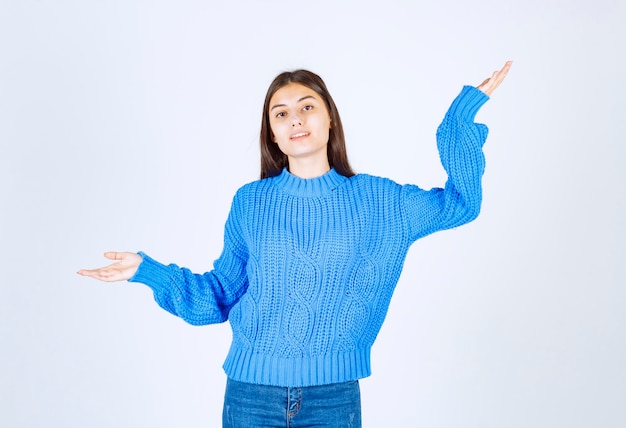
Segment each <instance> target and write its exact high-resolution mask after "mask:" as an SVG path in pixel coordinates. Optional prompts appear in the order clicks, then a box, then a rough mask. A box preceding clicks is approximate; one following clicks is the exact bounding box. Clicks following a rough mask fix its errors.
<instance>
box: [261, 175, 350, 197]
mask: <svg viewBox="0 0 626 428" xmlns="http://www.w3.org/2000/svg"><path fill="white" fill-rule="evenodd" d="M272 180H274V185H275V186H277V187H278V188H280V189H281V190H283V191H284V192H286V193H289V194H292V195H295V196H305V197H318V196H324V195H325V194H327V193H330V192H332V191H333V190H335V189H336V188H337V187H339V186H340V185H341V184H342V183H343V182H344V181H345V180H347V178H346V177H344V176H343V175H341V174H339V173H338V172H337V171H335V169H334V168H331V169H330V171H328V172H327V173H326V174H324V175H321V176H319V177H315V178H300V177H297V176H295V175H293V174H291V173H290V172H289V171H287V168H284V169H283V171H282V172H281V173H280V175H277V176H276V177H273V178H272Z"/></svg>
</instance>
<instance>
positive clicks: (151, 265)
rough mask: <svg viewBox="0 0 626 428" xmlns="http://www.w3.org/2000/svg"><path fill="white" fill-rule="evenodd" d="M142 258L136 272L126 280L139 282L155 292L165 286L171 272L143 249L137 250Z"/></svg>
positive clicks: (168, 281)
mask: <svg viewBox="0 0 626 428" xmlns="http://www.w3.org/2000/svg"><path fill="white" fill-rule="evenodd" d="M137 254H139V255H140V256H141V257H142V258H143V260H142V261H141V263H140V264H139V267H137V272H135V275H133V276H132V278H130V279H129V280H128V282H141V283H142V284H146V285H147V286H148V287H150V288H152V290H154V292H155V293H158V292H159V291H160V290H161V289H163V288H165V287H166V286H167V284H169V283H170V280H171V273H170V270H169V268H168V267H167V266H165V265H163V264H161V263H159V262H157V261H156V260H154V259H153V258H151V257H150V256H148V255H147V254H146V253H144V252H143V251H139V252H138V253H137Z"/></svg>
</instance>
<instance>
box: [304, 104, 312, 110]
mask: <svg viewBox="0 0 626 428" xmlns="http://www.w3.org/2000/svg"><path fill="white" fill-rule="evenodd" d="M302 110H304V111H309V110H313V106H311V105H309V106H304V108H303V109H302Z"/></svg>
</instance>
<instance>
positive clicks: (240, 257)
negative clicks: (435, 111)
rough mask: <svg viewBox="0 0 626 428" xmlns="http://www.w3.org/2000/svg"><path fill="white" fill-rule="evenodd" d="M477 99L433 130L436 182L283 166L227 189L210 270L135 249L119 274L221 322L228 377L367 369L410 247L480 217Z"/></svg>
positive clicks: (290, 380) (354, 374) (313, 377)
mask: <svg viewBox="0 0 626 428" xmlns="http://www.w3.org/2000/svg"><path fill="white" fill-rule="evenodd" d="M487 100H488V97H487V96H486V95H485V94H484V93H482V92H481V91H479V90H478V89H476V88H474V87H471V86H466V87H464V88H463V90H462V92H461V93H460V95H459V96H458V97H457V98H456V99H455V100H454V102H453V103H452V105H451V107H450V109H449V110H448V112H447V114H446V116H445V118H444V120H443V122H442V124H441V125H440V126H439V128H438V130H437V145H438V148H439V153H440V157H441V161H442V164H443V166H444V168H445V170H446V171H447V173H448V181H447V182H446V185H445V188H444V189H440V188H434V189H431V190H429V191H426V190H423V189H421V188H419V187H417V186H415V185H399V184H397V183H395V182H393V181H391V180H388V179H385V178H379V177H373V176H370V175H366V174H358V175H355V176H353V177H350V178H347V177H344V176H342V175H340V174H338V173H337V172H336V171H335V170H334V169H333V170H331V171H330V172H328V173H327V174H325V175H323V176H321V177H317V178H312V179H301V178H298V177H296V176H294V175H291V174H290V173H289V172H288V171H287V170H284V171H283V172H282V173H281V174H280V175H278V176H276V177H272V178H267V179H264V180H259V181H255V182H253V183H250V184H247V185H245V186H243V187H242V188H241V189H239V190H238V191H237V193H236V195H235V197H234V199H233V204H232V207H231V211H230V214H229V216H228V219H227V221H226V227H225V233H224V249H223V252H222V254H221V256H220V257H219V259H217V260H216V261H215V263H214V269H213V270H212V271H210V272H207V273H204V274H194V273H192V272H190V271H189V270H188V269H185V268H180V267H178V266H176V265H169V266H165V265H162V264H160V263H158V262H156V261H155V260H153V259H151V258H150V257H148V256H147V255H146V254H144V253H140V254H141V255H142V256H143V261H142V263H141V265H140V266H139V269H138V271H137V273H136V274H135V276H134V277H133V278H131V279H130V281H135V282H142V283H144V284H147V285H148V286H150V287H151V288H152V289H153V291H154V296H155V299H156V301H157V302H158V304H159V305H160V306H161V307H163V308H164V309H166V310H167V311H169V312H171V313H172V314H175V315H177V316H179V317H181V318H183V319H184V320H185V321H187V322H189V323H191V324H194V325H200V324H210V323H219V322H223V321H226V320H229V321H230V324H231V327H232V330H233V342H232V346H231V349H230V352H229V354H228V356H227V358H226V362H225V363H224V370H225V371H226V374H227V375H228V376H229V377H231V378H232V379H234V380H238V381H241V382H250V383H258V384H265V385H278V386H290V387H299V386H310V385H321V384H328V383H336V382H344V381H349V380H355V379H359V378H363V377H366V376H368V375H369V374H370V349H371V347H372V344H373V343H374V339H375V338H376V336H377V334H378V332H379V330H380V327H381V325H382V323H383V320H384V318H385V315H386V313H387V309H388V307H389V301H390V299H391V295H392V293H393V290H394V288H395V286H396V283H397V282H398V278H399V276H400V272H401V270H402V265H403V263H404V260H405V257H406V253H407V251H408V249H409V246H410V245H411V244H412V243H413V242H414V241H415V240H417V239H419V238H421V237H423V236H426V235H428V234H430V233H433V232H436V231H438V230H442V229H448V228H451V227H455V226H459V225H461V224H464V223H467V222H469V221H471V220H473V219H474V218H476V216H477V215H478V213H479V210H480V203H481V177H482V174H483V170H484V156H483V152H482V146H483V144H484V142H485V139H486V137H487V127H486V126H485V125H482V124H476V123H474V117H475V115H476V113H477V111H478V109H479V108H480V107H481V106H482V105H483V104H484V103H485V102H486V101H487Z"/></svg>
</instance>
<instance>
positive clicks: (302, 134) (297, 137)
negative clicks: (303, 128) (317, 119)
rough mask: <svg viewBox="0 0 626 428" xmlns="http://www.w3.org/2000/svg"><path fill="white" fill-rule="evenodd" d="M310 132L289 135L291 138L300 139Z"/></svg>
mask: <svg viewBox="0 0 626 428" xmlns="http://www.w3.org/2000/svg"><path fill="white" fill-rule="evenodd" d="M308 136H309V133H308V132H298V133H297V134H293V135H292V136H291V137H289V139H291V140H298V139H300V138H304V137H308Z"/></svg>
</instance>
